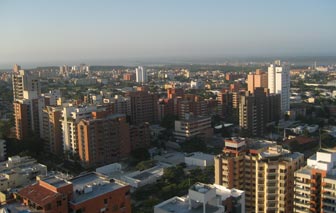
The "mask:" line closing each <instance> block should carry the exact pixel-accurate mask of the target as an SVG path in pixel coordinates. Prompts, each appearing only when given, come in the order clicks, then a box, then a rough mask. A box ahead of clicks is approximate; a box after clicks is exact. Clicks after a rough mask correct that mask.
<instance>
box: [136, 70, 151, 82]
mask: <svg viewBox="0 0 336 213" xmlns="http://www.w3.org/2000/svg"><path fill="white" fill-rule="evenodd" d="M135 74H136V82H138V83H146V82H147V80H148V79H147V71H146V70H145V69H144V68H143V67H141V66H139V67H138V68H135Z"/></svg>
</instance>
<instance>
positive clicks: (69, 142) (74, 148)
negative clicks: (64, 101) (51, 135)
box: [61, 106, 97, 154]
mask: <svg viewBox="0 0 336 213" xmlns="http://www.w3.org/2000/svg"><path fill="white" fill-rule="evenodd" d="M96 110H97V107H96V106H86V107H75V106H66V107H64V108H63V115H62V118H61V125H62V133H63V150H64V153H68V154H76V153H77V152H78V141H77V124H78V122H79V121H80V120H81V119H85V118H91V116H92V114H91V113H92V112H93V111H96Z"/></svg>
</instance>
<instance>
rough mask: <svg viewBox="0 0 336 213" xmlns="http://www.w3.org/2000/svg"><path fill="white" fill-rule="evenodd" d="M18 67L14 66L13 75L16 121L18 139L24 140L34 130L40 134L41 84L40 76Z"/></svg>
mask: <svg viewBox="0 0 336 213" xmlns="http://www.w3.org/2000/svg"><path fill="white" fill-rule="evenodd" d="M18 68H19V66H18V65H15V66H14V71H15V72H14V73H13V75H12V83H13V97H14V103H13V107H14V123H15V137H16V139H18V140H23V139H26V138H27V137H28V134H30V135H31V134H32V133H33V132H34V133H35V134H36V135H39V134H40V124H39V122H40V118H39V100H38V98H39V95H40V94H41V86H40V81H39V79H38V77H36V76H34V75H32V74H31V73H30V72H28V71H27V70H17V69H18Z"/></svg>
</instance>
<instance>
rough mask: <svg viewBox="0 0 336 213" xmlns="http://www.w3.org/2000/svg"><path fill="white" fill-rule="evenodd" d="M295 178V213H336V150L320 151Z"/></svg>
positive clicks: (296, 173) (297, 172) (309, 159)
mask: <svg viewBox="0 0 336 213" xmlns="http://www.w3.org/2000/svg"><path fill="white" fill-rule="evenodd" d="M294 176H295V182H294V185H295V188H294V191H295V194H294V212H324V213H331V212H336V150H330V149H320V150H319V151H317V152H316V154H314V155H312V156H311V157H310V158H308V159H307V166H305V167H303V168H301V169H299V170H297V171H296V172H295V174H294Z"/></svg>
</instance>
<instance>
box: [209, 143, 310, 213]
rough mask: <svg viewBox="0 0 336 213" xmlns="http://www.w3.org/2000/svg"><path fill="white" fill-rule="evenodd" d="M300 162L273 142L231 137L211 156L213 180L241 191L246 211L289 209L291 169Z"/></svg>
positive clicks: (297, 157) (292, 196) (281, 210)
mask: <svg viewBox="0 0 336 213" xmlns="http://www.w3.org/2000/svg"><path fill="white" fill-rule="evenodd" d="M303 161H304V156H303V154H300V153H290V152H289V151H288V150H285V149H282V148H281V146H277V145H276V144H275V143H271V142H262V141H247V140H245V139H242V138H233V139H230V140H225V148H224V150H223V154H221V155H218V156H216V157H215V183H216V184H218V185H223V186H225V187H227V188H229V189H231V188H237V189H240V190H244V191H245V194H246V212H265V213H266V212H279V213H280V212H283V213H285V212H292V210H293V205H294V202H293V199H294V172H295V171H296V170H297V169H299V168H300V167H301V166H302V165H303Z"/></svg>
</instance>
